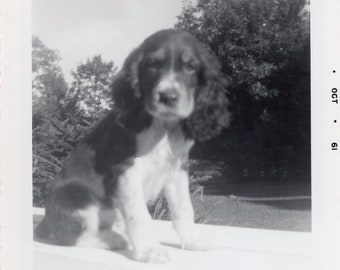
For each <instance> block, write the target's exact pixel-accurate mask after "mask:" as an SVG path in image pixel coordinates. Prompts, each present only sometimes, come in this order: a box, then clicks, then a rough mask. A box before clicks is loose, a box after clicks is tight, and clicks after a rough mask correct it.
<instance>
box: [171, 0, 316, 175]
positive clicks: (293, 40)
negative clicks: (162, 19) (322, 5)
mask: <svg viewBox="0 0 340 270" xmlns="http://www.w3.org/2000/svg"><path fill="white" fill-rule="evenodd" d="M305 6H306V1H304V0H278V1H267V0H254V1H248V0H228V1H224V0H201V1H198V4H197V5H194V4H192V3H188V4H187V5H186V6H185V7H184V9H183V11H182V13H181V15H180V16H179V17H178V22H177V24H176V28H179V29H184V30H187V31H189V32H191V33H193V34H194V35H195V36H196V37H197V38H198V39H199V40H200V41H201V42H202V43H204V44H205V45H206V46H207V48H208V49H210V50H211V51H212V53H214V54H215V55H216V56H217V57H218V59H219V61H220V63H221V67H222V71H223V73H224V75H225V78H226V81H227V82H228V90H229V92H230V93H231V97H232V99H233V115H234V121H233V123H232V127H231V128H230V130H229V131H228V132H227V134H222V135H221V136H220V137H219V138H218V139H217V140H215V143H216V144H219V145H221V144H223V145H224V148H221V147H219V149H223V152H224V153H229V154H230V156H229V159H230V160H229V162H231V163H232V162H234V168H237V169H238V171H239V173H240V172H241V171H242V170H244V169H247V170H249V169H252V170H254V171H255V170H257V171H259V170H265V171H267V172H268V171H270V170H274V169H275V170H276V169H277V167H278V166H279V167H280V169H281V170H288V169H287V168H288V167H289V169H290V170H291V171H292V170H294V168H293V167H295V169H296V170H297V167H300V168H303V170H304V171H305V172H306V175H308V173H309V172H308V171H309V167H308V165H307V164H305V163H306V162H304V160H305V159H306V156H307V157H308V156H309V155H310V153H309V149H310V146H309V143H310V122H309V118H310V104H309V102H310V100H309V97H310V83H309V81H310V66H309V59H310V56H309V50H310V48H309V19H308V16H309V13H308V11H306V9H305ZM226 135H227V136H226ZM225 138H228V139H227V140H226V139H225ZM210 146H211V145H210ZM223 155H224V154H223ZM225 158H226V159H228V157H226V156H225ZM307 159H308V158H307ZM273 163H275V164H273ZM271 164H273V165H271ZM282 164H288V165H282ZM300 165H301V166H300ZM285 166H286V167H285ZM284 167H285V168H284Z"/></svg>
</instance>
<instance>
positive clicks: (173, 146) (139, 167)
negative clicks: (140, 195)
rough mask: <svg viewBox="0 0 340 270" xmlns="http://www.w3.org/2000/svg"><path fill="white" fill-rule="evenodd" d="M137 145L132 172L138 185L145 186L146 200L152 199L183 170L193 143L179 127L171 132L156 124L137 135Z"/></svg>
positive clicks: (130, 169)
mask: <svg viewBox="0 0 340 270" xmlns="http://www.w3.org/2000/svg"><path fill="white" fill-rule="evenodd" d="M137 145H138V151H137V157H136V158H135V160H134V164H133V166H132V167H131V168H129V169H128V170H129V174H130V175H132V176H133V177H134V178H135V179H134V180H133V181H136V182H135V183H136V185H142V188H143V192H144V198H145V200H146V201H149V200H153V199H155V198H156V197H157V195H158V194H159V193H160V192H161V190H162V189H163V187H164V185H165V183H166V182H167V181H171V179H172V178H173V177H176V174H177V173H178V171H179V170H181V168H182V164H183V162H185V161H186V160H187V157H188V153H189V150H190V148H191V146H192V145H193V142H192V141H188V140H185V139H184V136H183V134H182V132H181V130H180V128H174V129H171V130H170V131H169V130H166V129H164V128H163V127H162V126H160V125H157V123H154V124H153V125H152V126H151V127H150V128H149V129H148V130H145V131H143V132H142V133H140V134H139V135H138V137H137Z"/></svg>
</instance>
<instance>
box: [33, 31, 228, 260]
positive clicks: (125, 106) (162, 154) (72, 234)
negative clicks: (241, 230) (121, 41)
mask: <svg viewBox="0 0 340 270" xmlns="http://www.w3.org/2000/svg"><path fill="white" fill-rule="evenodd" d="M112 95H113V100H114V109H113V110H112V111H111V112H110V113H109V114H108V115H107V116H106V118H104V119H103V120H102V121H101V122H100V123H99V124H98V125H97V126H96V128H95V129H94V130H93V131H92V132H91V133H90V134H89V135H88V136H87V137H86V138H85V139H83V140H82V142H81V143H80V144H79V145H78V146H77V147H76V148H75V150H74V151H73V152H72V153H71V155H70V156H69V158H68V160H67V161H66V162H65V165H64V168H63V169H62V170H61V172H60V173H59V174H58V175H57V176H56V178H55V180H54V181H53V184H52V187H51V191H50V195H49V198H48V200H47V203H46V214H45V217H44V219H43V220H42V222H41V223H40V224H39V225H38V227H37V228H36V230H35V235H36V236H37V237H40V238H46V237H48V236H49V235H50V234H52V235H53V236H54V238H55V240H56V242H57V243H58V244H60V245H65V246H72V245H73V246H89V247H99V248H105V249H125V248H127V247H128V246H130V247H131V249H132V253H133V258H134V259H135V260H138V261H143V262H166V261H167V260H168V256H167V254H166V252H165V251H164V249H163V248H162V246H161V245H160V243H159V241H158V240H157V239H156V236H155V233H154V229H153V227H152V226H153V225H152V219H151V216H150V214H149V212H148V209H147V203H148V202H149V201H150V200H153V199H155V198H156V197H157V195H158V194H159V193H160V192H161V191H163V192H164V195H165V197H166V200H167V202H168V205H169V208H170V212H171V219H172V222H173V227H174V229H175V230H176V232H177V233H178V236H179V237H180V239H181V243H182V247H183V248H185V249H189V250H204V249H205V246H204V244H202V243H201V239H200V237H199V235H197V234H196V232H195V226H194V212H193V207H192V204H191V200H190V193H189V175H188V156H189V151H190V149H191V147H192V146H193V145H194V142H195V141H204V140H208V139H210V138H213V137H215V136H217V135H218V134H219V133H220V131H221V130H222V129H223V128H225V127H227V126H228V124H229V119H230V115H229V111H228V99H227V98H226V92H225V89H224V84H223V79H222V76H221V73H220V66H219V64H218V62H217V59H216V58H215V57H214V56H213V55H211V54H210V53H208V52H207V51H206V49H205V48H204V47H203V45H202V44H200V43H199V42H198V41H197V40H196V39H195V38H194V37H193V36H192V35H190V34H189V33H186V32H184V31H179V30H162V31H159V32H157V33H155V34H153V35H151V36H150V37H148V38H147V39H146V40H145V41H144V42H143V43H142V45H141V46H140V47H139V48H137V49H135V50H134V51H133V52H132V53H131V54H130V55H129V56H128V58H127V59H126V60H125V63H124V65H123V67H122V70H121V71H120V72H119V74H118V75H117V77H116V78H115V80H114V82H113V83H112ZM118 225H123V226H124V228H125V229H124V230H125V233H124V235H125V234H126V237H124V236H123V235H121V234H119V233H115V232H114V231H112V227H113V226H118Z"/></svg>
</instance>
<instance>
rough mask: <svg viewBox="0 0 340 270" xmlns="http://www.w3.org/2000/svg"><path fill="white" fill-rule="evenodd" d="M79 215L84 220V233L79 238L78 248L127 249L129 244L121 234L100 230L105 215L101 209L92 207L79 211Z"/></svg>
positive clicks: (109, 229)
mask: <svg viewBox="0 0 340 270" xmlns="http://www.w3.org/2000/svg"><path fill="white" fill-rule="evenodd" d="M78 215H79V216H80V218H81V220H82V226H83V232H82V233H81V235H80V236H79V238H78V240H77V242H76V246H79V247H95V248H102V249H110V250H118V249H125V248H126V247H127V242H126V240H125V238H124V237H123V236H122V235H121V234H119V233H117V232H114V231H112V230H111V228H103V229H100V222H101V220H100V218H102V216H103V215H102V214H101V213H100V210H99V207H96V206H90V207H88V208H87V209H83V210H80V211H78Z"/></svg>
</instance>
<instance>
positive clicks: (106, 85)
mask: <svg viewBox="0 0 340 270" xmlns="http://www.w3.org/2000/svg"><path fill="white" fill-rule="evenodd" d="M115 72H116V68H115V67H114V64H113V62H112V61H109V62H104V61H103V60H102V57H101V56H100V55H96V56H94V57H92V59H89V58H88V59H87V61H86V63H85V64H83V63H81V64H79V65H78V67H77V70H76V71H73V72H72V76H73V82H72V84H71V88H70V90H69V92H68V94H67V97H66V98H67V100H68V101H67V102H68V103H69V104H68V105H69V106H73V107H74V109H75V110H76V111H77V113H81V114H83V115H84V116H85V117H87V118H89V119H95V118H98V117H100V116H101V115H102V114H103V113H104V112H105V111H107V110H109V109H110V108H111V106H112V102H111V90H110V84H111V82H112V79H113V76H114V74H115Z"/></svg>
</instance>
